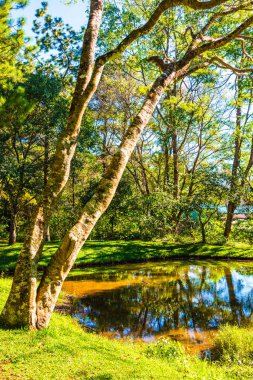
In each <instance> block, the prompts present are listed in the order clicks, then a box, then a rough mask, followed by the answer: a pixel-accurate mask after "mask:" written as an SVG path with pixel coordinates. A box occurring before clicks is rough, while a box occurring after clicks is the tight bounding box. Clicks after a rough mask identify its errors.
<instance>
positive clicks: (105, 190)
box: [37, 72, 175, 328]
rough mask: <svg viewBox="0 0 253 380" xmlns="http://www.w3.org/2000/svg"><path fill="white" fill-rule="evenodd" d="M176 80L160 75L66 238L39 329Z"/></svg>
mask: <svg viewBox="0 0 253 380" xmlns="http://www.w3.org/2000/svg"><path fill="white" fill-rule="evenodd" d="M174 80H175V72H170V73H167V75H166V76H165V75H162V76H160V77H159V78H158V79H157V80H156V81H155V83H154V85H153V87H152V89H151V91H150V92H149V94H148V96H147V98H146V101H145V103H144V105H143V106H142V109H141V110H140V112H139V114H138V115H137V116H136V117H135V119H134V120H133V122H132V124H131V125H130V127H129V129H128V131H127V133H126V135H125V137H124V139H123V141H122V143H121V145H120V147H119V149H118V151H117V152H116V153H115V155H114V156H113V158H112V161H111V163H110V165H109V166H108V167H107V169H106V172H105V173H104V175H103V177H102V179H101V181H100V183H99V185H98V187H97V189H96V191H95V193H94V195H93V197H92V198H91V199H90V200H89V201H88V202H87V203H86V205H85V207H84V210H83V213H82V215H81V216H80V218H79V220H78V222H77V223H76V224H75V226H74V227H73V228H72V229H71V230H70V231H69V232H68V233H67V234H66V235H65V237H64V239H63V242H62V244H61V245H60V247H59V248H58V250H57V251H56V253H55V255H54V256H53V257H52V260H51V262H50V263H49V265H48V267H47V269H46V270H45V273H44V275H43V277H42V280H41V283H40V286H39V289H38V295H37V327H38V328H43V327H46V326H48V324H49V321H50V318H51V314H52V312H53V310H54V307H55V303H56V301H57V298H58V296H59V293H60V291H61V287H62V284H63V282H64V280H65V278H66V277H67V275H68V273H69V271H70V269H71V268H72V266H73V264H74V262H75V260H76V257H77V255H78V253H79V251H80V249H81V247H82V245H83V244H84V242H85V241H86V240H87V238H88V236H89V234H90V232H91V231H92V229H93V227H94V226H95V224H96V222H97V221H98V219H99V218H100V217H101V215H102V214H103V213H104V212H105V211H106V209H107V207H108V206H109V204H110V202H111V200H112V198H113V196H114V194H115V191H116V189H117V186H118V184H119V181H120V179H121V177H122V175H123V172H124V169H125V167H126V164H127V162H128V159H129V157H130V155H131V154H132V152H133V150H134V148H135V146H136V143H137V141H138V138H139V136H140V134H141V133H142V131H143V129H144V128H145V126H146V125H147V123H148V121H149V120H150V118H151V116H152V114H153V112H154V109H155V107H156V105H157V103H158V101H159V99H160V97H161V96H162V94H163V92H164V90H165V88H166V87H167V86H168V85H169V84H170V83H171V82H173V81H174Z"/></svg>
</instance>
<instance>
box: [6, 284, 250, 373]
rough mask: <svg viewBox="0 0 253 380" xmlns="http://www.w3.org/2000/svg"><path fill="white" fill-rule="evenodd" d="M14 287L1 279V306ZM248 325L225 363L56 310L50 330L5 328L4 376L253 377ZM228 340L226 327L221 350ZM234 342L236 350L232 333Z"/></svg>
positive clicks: (219, 343)
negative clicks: (90, 325)
mask: <svg viewBox="0 0 253 380" xmlns="http://www.w3.org/2000/svg"><path fill="white" fill-rule="evenodd" d="M9 288H10V280H8V279H0V310H1V308H2V306H3V304H4V302H5V300H6V297H7V295H8V292H9ZM242 331H243V330H240V337H241V338H240V339H241V343H240V349H238V350H237V351H238V355H237V356H236V355H234V352H235V349H234V348H232V353H233V356H231V355H230V356H229V355H228V356H226V355H225V356H224V355H223V356H224V357H222V364H219V363H220V362H221V361H220V362H217V363H216V364H212V363H209V362H207V361H203V360H200V359H198V358H197V357H191V356H188V355H187V354H186V353H185V352H184V350H183V349H182V348H180V346H178V345H177V344H175V343H173V342H171V343H166V345H164V344H162V347H160V345H161V344H159V346H155V348H153V347H154V346H151V347H150V346H147V345H145V344H142V345H140V344H133V343H130V342H129V343H126V342H119V341H109V340H107V339H106V338H104V337H99V336H97V335H94V334H88V333H86V332H84V331H83V330H82V329H81V327H80V326H79V325H78V324H77V323H75V322H74V321H73V320H72V319H71V318H70V317H67V316H62V315H59V314H54V315H53V318H52V322H51V325H50V327H49V328H48V329H46V330H42V331H25V330H13V331H9V330H0V379H1V380H7V379H10V380H12V379H22V380H33V379H34V380H35V379H36V380H45V379H47V380H49V379H54V380H57V379H59V380H64V379H69V380H70V379H71V380H75V379H87V380H91V379H93V380H116V379H121V380H134V379H140V380H148V379H161V380H162V379H164V380H165V379H192V380H197V379H198V380H211V379H212V380H225V379H226V380H227V379H237V380H238V379H241V380H245V379H252V378H253V369H252V363H251V362H250V360H251V361H252V346H253V337H252V336H251V338H250V339H251V340H249V334H248V333H247V331H244V333H242ZM230 335H231V334H230ZM238 335H239V334H238V333H237V335H235V336H236V339H238ZM251 335H252V334H251ZM245 337H247V339H248V341H247V342H248V347H249V352H248V353H247V355H245V354H242V353H241V351H242V349H241V347H242V346H243V339H246V338H245ZM225 339H226V337H225ZM223 341H224V333H223V336H221V338H220V341H219V342H218V348H219V350H222V348H221V346H223ZM229 347H230V350H231V347H232V343H231V337H230V343H229ZM161 348H162V349H161ZM240 355H242V357H241V356H240ZM249 358H250V359H249ZM242 363H243V365H242Z"/></svg>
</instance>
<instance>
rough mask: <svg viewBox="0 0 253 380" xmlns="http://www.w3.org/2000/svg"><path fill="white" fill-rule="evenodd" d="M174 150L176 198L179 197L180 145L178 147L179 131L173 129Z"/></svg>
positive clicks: (174, 190)
mask: <svg viewBox="0 0 253 380" xmlns="http://www.w3.org/2000/svg"><path fill="white" fill-rule="evenodd" d="M172 150H173V182H174V183H173V196H174V199H178V197H179V170H178V147H177V131H176V130H174V131H173V135H172Z"/></svg>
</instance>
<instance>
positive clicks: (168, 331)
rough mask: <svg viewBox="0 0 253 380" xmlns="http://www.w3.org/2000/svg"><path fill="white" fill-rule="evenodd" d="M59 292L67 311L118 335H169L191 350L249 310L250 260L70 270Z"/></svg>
mask: <svg viewBox="0 0 253 380" xmlns="http://www.w3.org/2000/svg"><path fill="white" fill-rule="evenodd" d="M71 276H72V277H70V278H69V279H68V281H66V282H65V284H64V291H65V292H66V293H68V294H70V295H72V296H73V299H72V301H73V304H72V307H71V314H72V315H73V317H75V318H77V319H78V320H79V322H80V323H81V324H83V325H84V326H85V327H86V328H88V329H89V330H91V331H95V332H97V333H99V334H102V335H105V336H108V337H110V338H118V339H126V338H128V339H133V340H142V341H145V342H150V341H155V340H156V339H159V338H160V337H170V338H172V339H175V340H177V341H180V342H181V343H183V344H184V345H185V346H186V347H187V349H188V350H189V351H191V352H199V351H202V350H205V349H208V348H209V347H210V346H211V344H212V339H213V337H214V335H215V334H216V332H217V330H218V328H219V327H220V326H222V325H224V324H231V325H238V326H244V325H247V324H249V323H250V322H251V320H252V313H253V262H231V261H230V262H214V261H211V262H209V261H205V262H204V261H202V262H196V261H194V262H185V261H183V262H179V261H169V262H165V261H163V262H159V263H157V262H156V263H145V264H128V265H119V266H115V267H106V268H101V267H100V268H87V269H86V270H85V271H77V272H76V273H75V271H73V272H72V273H71Z"/></svg>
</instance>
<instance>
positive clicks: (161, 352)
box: [145, 338, 185, 360]
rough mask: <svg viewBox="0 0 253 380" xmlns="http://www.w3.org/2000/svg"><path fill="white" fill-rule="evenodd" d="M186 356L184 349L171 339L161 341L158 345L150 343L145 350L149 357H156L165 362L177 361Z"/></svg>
mask: <svg viewBox="0 0 253 380" xmlns="http://www.w3.org/2000/svg"><path fill="white" fill-rule="evenodd" d="M184 354H185V349H184V347H183V346H182V345H181V344H180V343H178V342H174V341H173V340H171V339H166V338H163V339H160V340H159V341H157V342H156V343H150V344H149V345H148V346H147V348H146V349H145V355H146V356H147V357H155V358H159V359H165V360H175V359H178V358H179V357H182V356H183V355H184Z"/></svg>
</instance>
